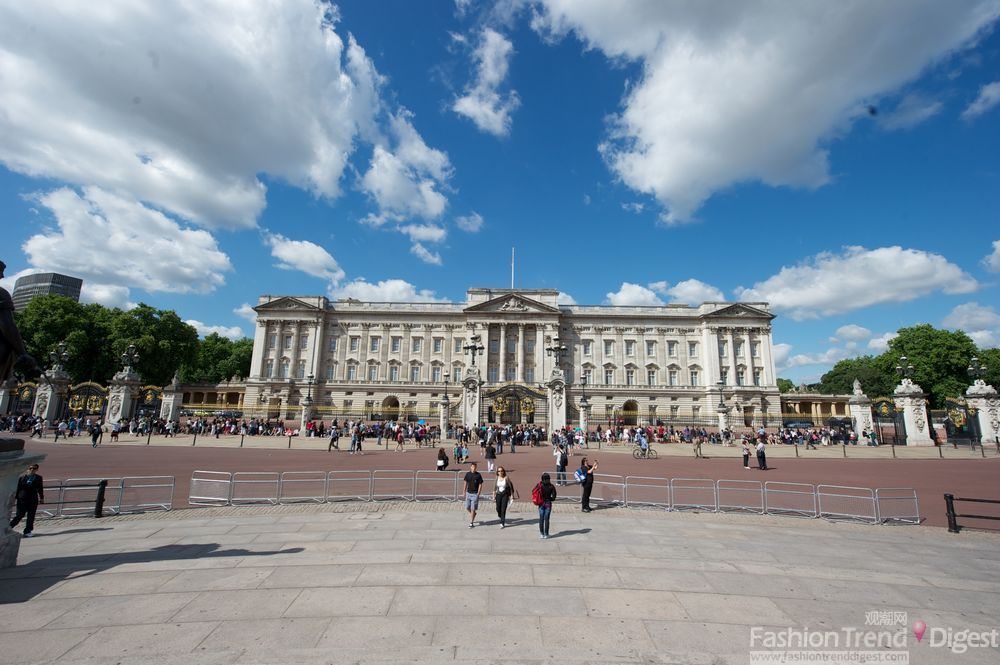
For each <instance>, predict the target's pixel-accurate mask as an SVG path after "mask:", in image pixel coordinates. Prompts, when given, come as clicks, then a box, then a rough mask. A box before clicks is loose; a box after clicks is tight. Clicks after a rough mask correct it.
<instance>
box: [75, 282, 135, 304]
mask: <svg viewBox="0 0 1000 665" xmlns="http://www.w3.org/2000/svg"><path fill="white" fill-rule="evenodd" d="M130 295H131V293H130V291H129V288H128V287H127V286H115V285H114V284H93V283H91V282H86V281H85V282H84V283H83V286H81V287H80V302H84V303H97V304H99V305H104V306H105V307H117V308H118V309H134V308H135V306H136V303H134V302H132V301H131V300H129V296H130Z"/></svg>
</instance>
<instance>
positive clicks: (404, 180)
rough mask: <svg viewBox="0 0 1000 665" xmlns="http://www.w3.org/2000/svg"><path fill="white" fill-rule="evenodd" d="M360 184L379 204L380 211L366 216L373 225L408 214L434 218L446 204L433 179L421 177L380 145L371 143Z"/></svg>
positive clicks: (439, 214)
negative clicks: (373, 146) (369, 153)
mask: <svg viewBox="0 0 1000 665" xmlns="http://www.w3.org/2000/svg"><path fill="white" fill-rule="evenodd" d="M361 186H362V188H363V189H364V191H365V192H366V193H367V194H368V195H369V196H370V197H371V198H372V200H373V201H374V202H375V203H377V204H378V206H379V209H380V212H379V213H378V214H376V215H372V216H370V217H369V218H368V220H367V221H368V222H369V223H372V224H374V225H376V226H378V225H381V224H383V223H385V222H387V221H392V220H395V221H401V220H405V219H409V218H411V217H422V218H424V219H435V218H437V217H440V216H441V213H443V212H444V209H445V206H446V205H447V204H448V199H446V198H445V196H444V194H442V193H441V192H439V191H438V190H437V187H438V183H437V181H435V180H434V179H433V178H429V177H422V176H421V174H420V172H419V170H417V169H416V168H414V166H413V165H412V164H408V163H407V162H406V161H405V160H403V159H402V158H401V157H400V156H399V155H396V154H394V153H392V152H390V151H389V150H387V149H386V148H384V147H382V146H375V150H374V152H373V154H372V160H371V164H370V165H369V167H368V171H366V172H365V174H364V176H363V177H362V178H361Z"/></svg>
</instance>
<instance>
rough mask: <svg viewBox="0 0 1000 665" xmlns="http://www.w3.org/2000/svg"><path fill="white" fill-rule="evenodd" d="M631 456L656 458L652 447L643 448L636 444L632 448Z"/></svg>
mask: <svg viewBox="0 0 1000 665" xmlns="http://www.w3.org/2000/svg"><path fill="white" fill-rule="evenodd" d="M632 457H633V458H635V459H656V451H655V450H653V449H652V447H650V448H646V449H645V450H643V449H642V448H641V447H639V446H636V447H635V448H633V449H632Z"/></svg>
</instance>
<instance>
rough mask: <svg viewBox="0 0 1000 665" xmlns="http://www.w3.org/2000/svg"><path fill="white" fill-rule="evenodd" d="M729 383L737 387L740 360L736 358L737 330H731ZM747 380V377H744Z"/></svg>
mask: <svg viewBox="0 0 1000 665" xmlns="http://www.w3.org/2000/svg"><path fill="white" fill-rule="evenodd" d="M727 346H728V347H729V358H730V360H729V382H730V385H734V386H735V385H736V365H737V363H739V360H738V359H737V358H736V331H735V328H730V329H729V344H727ZM744 378H746V377H744Z"/></svg>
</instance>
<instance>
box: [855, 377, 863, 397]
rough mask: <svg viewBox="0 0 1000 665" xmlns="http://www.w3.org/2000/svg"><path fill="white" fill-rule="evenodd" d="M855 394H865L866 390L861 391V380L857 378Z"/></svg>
mask: <svg viewBox="0 0 1000 665" xmlns="http://www.w3.org/2000/svg"><path fill="white" fill-rule="evenodd" d="M854 394H855V395H864V392H862V391H861V382H860V381H858V380H857V379H854Z"/></svg>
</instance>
